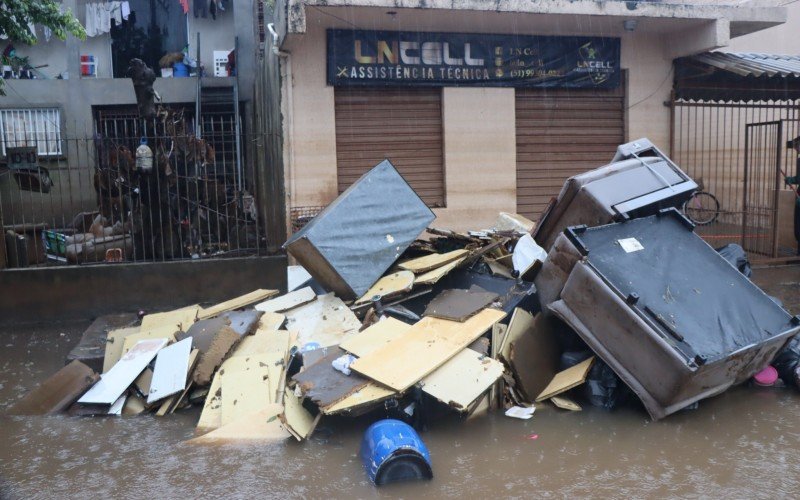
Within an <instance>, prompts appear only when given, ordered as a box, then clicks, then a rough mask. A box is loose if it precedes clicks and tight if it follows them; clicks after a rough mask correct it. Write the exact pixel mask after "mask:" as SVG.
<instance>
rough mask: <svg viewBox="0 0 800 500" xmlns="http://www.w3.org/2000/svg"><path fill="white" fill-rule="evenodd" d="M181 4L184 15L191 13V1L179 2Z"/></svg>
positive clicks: (180, 0)
mask: <svg viewBox="0 0 800 500" xmlns="http://www.w3.org/2000/svg"><path fill="white" fill-rule="evenodd" d="M178 1H179V2H180V3H181V8H182V9H183V13H184V14H188V13H189V0H178Z"/></svg>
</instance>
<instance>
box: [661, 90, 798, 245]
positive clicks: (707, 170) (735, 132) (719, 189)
mask: <svg viewBox="0 0 800 500" xmlns="http://www.w3.org/2000/svg"><path fill="white" fill-rule="evenodd" d="M799 104H800V103H799V102H798V101H783V102H769V103H766V102H752V103H732V102H720V101H699V102H698V101H686V100H675V101H673V102H672V135H671V141H670V142H671V143H670V146H671V148H670V149H671V156H672V158H673V160H674V161H675V162H676V163H677V164H678V165H680V166H681V168H683V169H684V171H685V172H686V173H687V174H689V175H690V176H691V177H692V178H693V179H694V180H695V181H696V182H697V183H698V185H699V186H700V189H701V190H703V191H706V192H708V193H710V194H711V195H713V196H714V197H715V198H716V200H717V201H718V202H719V210H718V214H717V217H716V218H715V219H714V221H713V222H712V223H710V224H707V225H702V226H698V227H697V228H696V232H697V233H698V234H699V235H700V236H702V237H703V238H704V239H705V240H706V241H707V242H708V243H709V244H710V245H712V246H713V247H715V248H718V247H721V246H723V245H726V244H728V243H738V244H740V245H742V246H743V247H744V248H745V249H746V250H747V251H748V252H749V253H750V255H751V258H752V259H754V260H764V259H771V258H776V257H781V256H784V255H786V256H788V255H793V254H794V249H789V248H785V249H784V248H782V247H781V245H780V244H779V238H778V234H779V230H780V228H783V227H784V226H785V225H786V224H791V219H788V220H787V217H790V218H791V213H789V214H785V213H784V212H781V211H780V210H779V203H778V201H779V197H780V193H781V191H782V190H789V189H790V187H789V186H786V185H785V184H784V182H783V175H784V173H788V175H795V173H794V155H791V154H787V150H786V143H787V141H789V140H791V139H792V138H794V137H797V136H798V135H799V134H800V105H799ZM784 246H785V245H784Z"/></svg>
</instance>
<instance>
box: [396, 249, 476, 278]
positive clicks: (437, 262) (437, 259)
mask: <svg viewBox="0 0 800 500" xmlns="http://www.w3.org/2000/svg"><path fill="white" fill-rule="evenodd" d="M468 254H469V252H468V251H466V250H463V249H461V250H453V251H452V252H447V253H432V254H430V255H426V256H424V257H417V258H416V259H411V260H407V261H405V262H401V263H400V264H398V265H397V267H399V268H400V269H405V270H406V271H411V272H413V273H414V274H421V273H425V272H428V271H430V270H432V269H436V268H439V267H441V266H444V265H445V264H448V263H450V262H453V261H455V260H459V259H461V258H464V257H466V256H467V255H468Z"/></svg>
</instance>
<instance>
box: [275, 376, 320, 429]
mask: <svg viewBox="0 0 800 500" xmlns="http://www.w3.org/2000/svg"><path fill="white" fill-rule="evenodd" d="M283 405H284V407H283V413H281V414H280V415H279V418H280V419H281V422H282V423H283V425H284V427H285V428H286V430H287V431H289V432H290V433H291V434H292V436H294V437H295V439H297V440H298V441H303V440H304V439H307V438H308V437H309V436H310V435H311V433H312V432H314V428H315V427H316V426H317V422H318V421H319V418H316V419H315V418H314V417H313V416H312V415H311V414H310V413H308V411H307V410H306V409H305V408H303V404H302V402H301V401H300V399H299V398H298V397H297V396H295V395H294V392H292V390H291V389H289V388H288V387H287V388H286V389H285V390H284V395H283ZM321 415H322V414H320V415H318V417H319V416H321Z"/></svg>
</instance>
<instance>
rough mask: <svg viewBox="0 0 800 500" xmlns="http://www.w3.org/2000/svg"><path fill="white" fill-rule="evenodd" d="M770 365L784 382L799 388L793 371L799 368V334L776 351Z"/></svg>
mask: <svg viewBox="0 0 800 500" xmlns="http://www.w3.org/2000/svg"><path fill="white" fill-rule="evenodd" d="M772 366H774V367H775V369H776V370H778V376H779V377H780V378H781V380H783V383H784V384H786V385H790V386H794V387H796V388H798V389H800V386H799V385H798V382H799V381H798V380H797V376H796V375H795V371H796V370H797V369H798V368H800V335H796V336H795V337H794V338H792V340H790V341H789V342H788V343H787V344H786V347H784V348H783V349H781V350H780V351H778V355H777V356H775V359H774V360H773V361H772Z"/></svg>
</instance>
